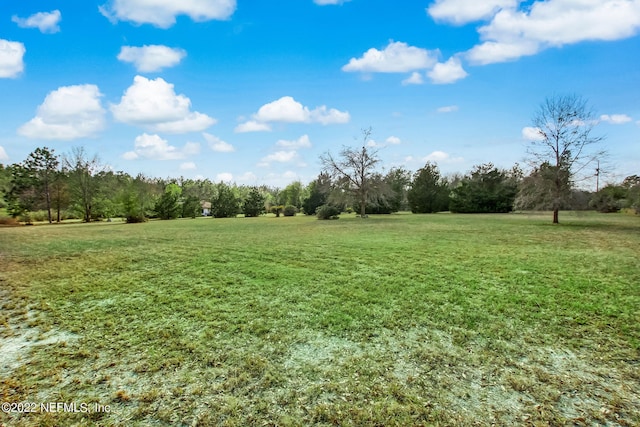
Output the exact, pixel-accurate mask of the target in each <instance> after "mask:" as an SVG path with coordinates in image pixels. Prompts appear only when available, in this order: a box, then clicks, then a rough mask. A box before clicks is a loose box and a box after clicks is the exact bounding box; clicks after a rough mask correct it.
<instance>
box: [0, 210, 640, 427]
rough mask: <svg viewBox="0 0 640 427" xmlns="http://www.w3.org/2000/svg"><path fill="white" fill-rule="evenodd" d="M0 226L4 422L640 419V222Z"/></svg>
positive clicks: (415, 218) (429, 218) (424, 219)
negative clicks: (101, 408) (80, 409)
mask: <svg viewBox="0 0 640 427" xmlns="http://www.w3.org/2000/svg"><path fill="white" fill-rule="evenodd" d="M550 220H551V218H550V216H549V215H544V216H540V215H525V214H510V215H469V216H464V215H449V214H437V215H390V216H372V217H370V218H369V219H367V220H361V219H356V218H354V217H353V216H351V217H349V216H346V217H343V218H341V219H340V220H338V221H317V220H315V219H314V218H308V217H295V218H268V217H262V218H247V219H239V218H238V219H221V220H216V219H211V218H199V219H195V220H176V221H166V222H161V221H154V222H150V223H146V224H130V225H127V224H121V223H99V224H90V225H85V224H70V225H58V226H34V227H13V228H2V229H0V308H1V310H0V381H1V384H0V396H1V399H0V400H2V401H3V402H16V403H17V402H24V401H29V402H36V403H38V404H39V403H42V402H65V403H71V402H76V403H78V405H79V404H80V403H90V404H93V403H98V404H100V405H109V408H110V412H94V411H90V412H88V413H69V412H58V413H51V412H50V413H45V412H43V411H42V410H40V407H38V411H37V412H36V413H28V414H22V415H19V414H5V413H0V425H4V424H6V425H7V426H9V425H11V426H14V425H15V426H36V425H39V426H62V425H64V426H67V425H109V426H110V425H118V426H120V425H122V426H131V425H133V426H135V425H140V426H143V425H167V426H169V425H194V426H195V425H198V426H207V425H237V426H246V425H282V426H288V425H293V426H298V425H309V424H317V425H363V426H364V425H380V426H382V425H385V426H389V425H443V426H444V425H456V426H466V425H468V426H472V425H482V426H484V425H491V424H494V425H498V426H502V425H504V426H507V425H536V426H537V425H579V426H582V425H584V426H592V425H608V426H632V425H640V285H639V284H640V257H639V255H640V218H638V217H635V216H624V215H613V214H612V215H598V214H591V213H590V214H580V215H578V214H564V213H561V216H560V220H561V222H563V223H562V224H560V225H559V226H552V225H551V224H550Z"/></svg>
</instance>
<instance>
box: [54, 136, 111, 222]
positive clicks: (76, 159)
mask: <svg viewBox="0 0 640 427" xmlns="http://www.w3.org/2000/svg"><path fill="white" fill-rule="evenodd" d="M63 164H64V166H65V168H66V169H67V171H68V174H69V190H70V193H71V196H72V199H73V201H74V202H75V203H76V205H77V206H79V208H80V211H81V212H82V216H83V219H84V221H85V222H89V221H91V219H92V214H93V209H94V201H95V199H96V198H97V197H98V196H99V192H100V185H99V180H98V179H97V175H98V173H100V172H101V171H102V170H103V169H104V167H103V166H102V165H101V164H100V161H99V160H98V157H97V156H93V157H92V158H88V157H87V154H86V152H85V151H84V148H82V147H80V148H78V147H76V148H73V149H72V151H71V154H70V155H69V156H65V157H64V158H63Z"/></svg>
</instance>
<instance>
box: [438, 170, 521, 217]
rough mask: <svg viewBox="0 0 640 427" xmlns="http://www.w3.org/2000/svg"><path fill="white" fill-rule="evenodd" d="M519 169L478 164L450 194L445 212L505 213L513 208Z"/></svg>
mask: <svg viewBox="0 0 640 427" xmlns="http://www.w3.org/2000/svg"><path fill="white" fill-rule="evenodd" d="M519 178H520V169H519V168H518V167H517V166H516V167H514V168H513V169H512V170H511V171H505V170H500V169H498V168H496V167H495V166H493V164H491V163H487V164H484V165H479V166H476V167H475V168H474V170H473V171H471V173H470V174H469V175H467V176H466V177H465V178H464V179H463V180H462V181H461V182H460V184H459V185H458V186H457V187H456V188H454V189H453V190H452V191H451V196H450V201H449V210H450V211H451V212H457V213H506V212H511V210H512V209H513V204H514V200H515V197H516V193H517V190H518V180H519Z"/></svg>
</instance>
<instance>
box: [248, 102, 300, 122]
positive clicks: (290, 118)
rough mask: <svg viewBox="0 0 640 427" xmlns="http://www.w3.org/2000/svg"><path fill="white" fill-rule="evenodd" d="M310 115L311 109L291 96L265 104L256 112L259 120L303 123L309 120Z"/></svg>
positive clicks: (256, 117)
mask: <svg viewBox="0 0 640 427" xmlns="http://www.w3.org/2000/svg"><path fill="white" fill-rule="evenodd" d="M309 116H310V113H309V109H308V108H307V107H304V106H303V105H302V104H301V103H299V102H298V101H296V100H295V99H293V98H292V97H290V96H283V97H282V98H280V99H278V100H276V101H273V102H270V103H268V104H265V105H263V106H262V107H260V109H259V110H258V112H257V113H256V114H254V118H255V119H256V120H257V121H259V122H290V123H302V122H305V121H307V120H309Z"/></svg>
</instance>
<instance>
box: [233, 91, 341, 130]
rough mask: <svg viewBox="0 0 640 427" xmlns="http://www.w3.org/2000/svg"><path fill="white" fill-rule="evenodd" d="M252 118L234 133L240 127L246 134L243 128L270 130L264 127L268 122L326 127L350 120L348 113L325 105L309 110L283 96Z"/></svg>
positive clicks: (261, 108) (290, 98) (264, 106)
mask: <svg viewBox="0 0 640 427" xmlns="http://www.w3.org/2000/svg"><path fill="white" fill-rule="evenodd" d="M252 117H253V120H252V121H249V122H247V123H244V124H243V125H239V126H238V127H236V132H239V131H240V130H239V128H241V127H243V128H242V129H243V130H242V131H244V132H247V130H244V129H245V128H249V129H256V128H257V129H260V127H261V126H262V128H263V129H264V130H267V129H269V130H270V129H271V128H270V127H269V126H268V125H266V123H268V122H285V123H321V124H323V125H328V124H333V123H348V122H349V120H350V119H351V116H350V115H349V113H348V112H346V111H339V110H336V109H335V108H327V106H326V105H322V106H320V107H317V108H315V109H313V110H309V107H305V106H303V105H302V104H301V103H299V102H298V101H296V100H295V99H293V98H292V97H291V96H283V97H282V98H280V99H278V100H276V101H273V102H270V103H268V104H265V105H263V106H262V107H260V109H259V110H258V112H257V113H256V114H254V115H253V116H252ZM260 130H262V129H260Z"/></svg>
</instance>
